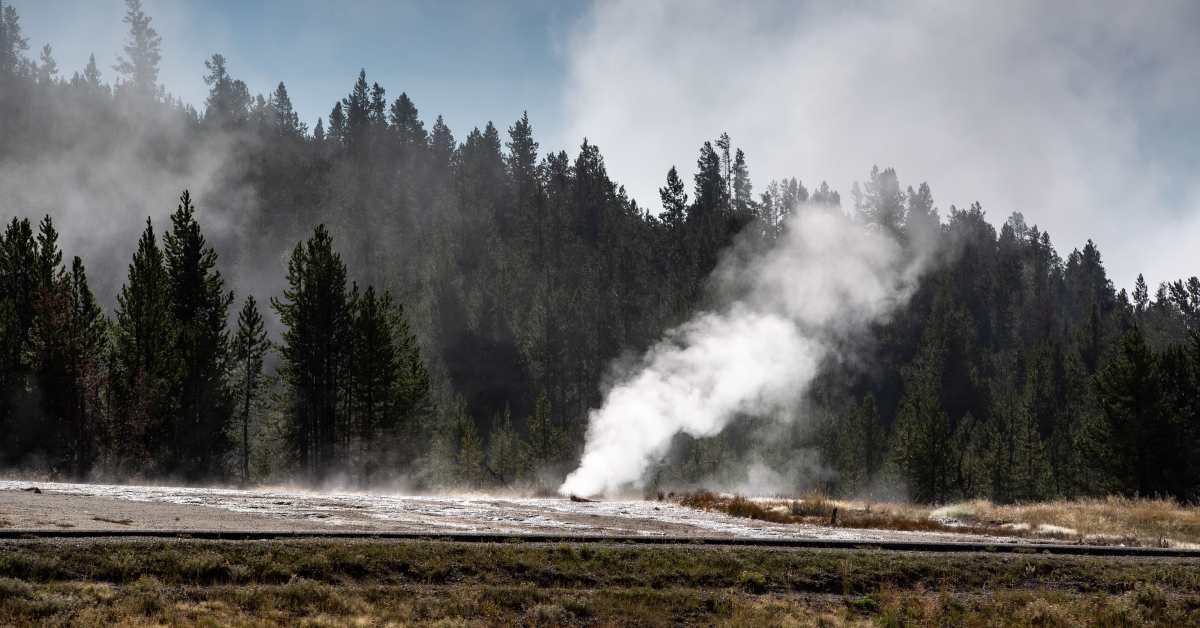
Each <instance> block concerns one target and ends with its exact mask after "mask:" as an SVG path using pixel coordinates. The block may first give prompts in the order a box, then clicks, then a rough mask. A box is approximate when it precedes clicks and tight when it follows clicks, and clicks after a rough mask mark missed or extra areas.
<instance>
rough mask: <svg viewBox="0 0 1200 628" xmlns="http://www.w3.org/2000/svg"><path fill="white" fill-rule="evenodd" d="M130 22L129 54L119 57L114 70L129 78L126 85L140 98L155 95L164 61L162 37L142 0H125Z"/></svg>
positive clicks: (127, 43)
mask: <svg viewBox="0 0 1200 628" xmlns="http://www.w3.org/2000/svg"><path fill="white" fill-rule="evenodd" d="M124 22H125V23H126V24H128V25H129V39H128V40H127V41H126V43H125V56H124V57H117V64H116V65H115V66H113V69H114V70H116V71H117V73H118V74H120V75H122V76H124V77H125V84H126V85H127V86H128V87H129V88H130V89H131V90H132V91H133V93H134V94H136V95H137V96H139V97H142V98H151V97H154V96H155V95H156V93H157V90H158V62H159V61H160V60H162V53H161V52H160V50H159V48H160V46H161V45H162V37H160V36H159V35H158V31H156V30H154V28H153V27H152V26H150V22H151V18H150V16H148V15H146V14H145V12H143V11H142V2H141V0H125V19H124Z"/></svg>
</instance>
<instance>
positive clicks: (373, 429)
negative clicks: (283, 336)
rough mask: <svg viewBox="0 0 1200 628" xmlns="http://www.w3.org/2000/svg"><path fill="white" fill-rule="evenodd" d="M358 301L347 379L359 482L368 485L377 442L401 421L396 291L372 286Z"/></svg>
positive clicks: (354, 314) (354, 312)
mask: <svg viewBox="0 0 1200 628" xmlns="http://www.w3.org/2000/svg"><path fill="white" fill-rule="evenodd" d="M355 291H357V287H356V289H355ZM352 301H353V302H354V307H353V314H352V320H351V323H350V325H351V330H350V331H351V341H350V343H351V344H350V356H349V369H348V373H347V375H348V377H349V380H350V381H348V382H346V385H347V386H349V387H350V388H351V389H352V390H353V391H354V392H353V401H352V403H351V408H352V410H351V411H352V412H353V415H352V416H353V419H352V422H351V425H350V429H351V434H349V437H350V439H351V440H352V442H354V443H355V445H356V446H355V447H354V454H353V457H354V458H355V464H354V466H355V467H356V468H357V474H358V477H359V482H360V484H362V485H367V484H368V483H369V481H370V479H371V475H372V474H373V472H374V470H375V467H377V466H378V462H379V458H380V456H381V452H379V451H377V450H376V449H375V448H374V447H373V446H372V445H374V444H376V443H378V442H380V437H381V436H382V432H384V431H386V430H388V429H389V428H392V427H394V426H395V424H396V422H397V416H396V412H395V410H396V408H395V403H396V401H397V392H398V391H397V386H398V379H399V366H398V364H397V356H396V350H395V349H396V348H395V345H394V344H393V339H392V325H391V323H392V321H391V319H390V315H391V313H390V310H391V308H392V302H391V301H392V299H391V295H389V294H387V293H384V294H383V295H382V296H376V294H375V288H374V286H367V289H366V290H365V291H364V292H363V293H362V296H361V298H357V299H353V300H352Z"/></svg>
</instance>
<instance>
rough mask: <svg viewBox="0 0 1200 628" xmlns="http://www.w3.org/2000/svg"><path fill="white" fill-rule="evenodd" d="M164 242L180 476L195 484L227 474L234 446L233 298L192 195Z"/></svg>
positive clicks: (181, 203)
mask: <svg viewBox="0 0 1200 628" xmlns="http://www.w3.org/2000/svg"><path fill="white" fill-rule="evenodd" d="M163 242H164V253H165V255H164V259H165V262H166V267H167V275H168V281H169V288H168V290H169V293H170V303H171V315H172V324H173V326H174V329H175V334H174V344H173V353H174V356H175V358H176V359H177V360H178V361H179V367H180V372H179V380H178V383H177V388H176V395H177V396H176V398H177V400H178V404H179V414H178V415H177V418H176V421H177V426H176V428H175V430H174V434H175V435H176V438H177V439H178V440H177V442H176V448H177V451H178V455H179V464H180V471H181V472H182V473H183V475H184V477H185V478H187V479H189V480H193V481H195V480H200V479H204V478H208V477H214V476H216V475H218V474H219V473H221V471H222V469H221V460H222V458H223V456H224V453H225V451H226V450H227V448H228V447H229V442H228V439H227V432H228V429H229V422H230V419H231V417H232V412H233V408H232V399H231V398H230V395H229V391H228V389H227V388H226V386H225V383H226V382H225V377H224V372H225V364H226V361H227V360H228V355H227V348H228V334H227V332H226V330H225V322H226V319H227V318H228V312H229V305H230V304H231V303H232V302H233V293H232V292H228V291H226V290H225V280H224V278H222V277H221V272H220V271H219V270H217V254H216V251H214V250H213V248H212V247H211V246H210V245H209V244H208V241H207V240H206V238H205V237H204V234H203V233H202V231H201V229H200V224H199V222H197V221H196V208H195V207H194V206H193V205H192V198H191V195H190V194H189V193H188V191H187V190H184V191H183V193H182V194H181V195H180V197H179V206H178V207H177V208H176V210H175V212H174V213H172V214H171V231H170V232H168V233H167V234H166V236H165V237H164V238H163Z"/></svg>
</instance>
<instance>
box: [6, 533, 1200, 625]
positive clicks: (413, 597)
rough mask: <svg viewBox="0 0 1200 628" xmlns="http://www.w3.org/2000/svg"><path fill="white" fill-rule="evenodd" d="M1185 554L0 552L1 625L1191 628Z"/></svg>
mask: <svg viewBox="0 0 1200 628" xmlns="http://www.w3.org/2000/svg"><path fill="white" fill-rule="evenodd" d="M1198 591H1200V572H1198V571H1197V570H1196V569H1195V567H1194V565H1192V564H1191V563H1190V562H1188V561H1186V560H1181V559H1137V560H1123V559H1099V558H1089V557H1046V556H1037V555H1024V556H1014V555H994V554H987V553H980V554H962V555H959V554H954V555H942V554H925V553H920V552H902V553H890V552H879V551H872V550H770V549H762V548H717V547H696V546H689V545H678V546H626V545H621V544H611V545H587V546H571V545H565V544H510V543H498V544H462V543H450V542H386V541H312V540H290V541H271V542H254V541H251V542H236V541H232V542H229V541H227V542H214V541H182V540H180V541H171V542H162V541H72V542H54V541H10V542H0V625H80V626H99V625H124V626H161V625H206V626H225V625H233V626H295V625H307V626H350V625H363V626H376V625H380V626H382V625H429V624H436V625H443V626H477V625H478V626H490V625H514V626H515V625H526V626H585V625H598V626H624V625H640V626H679V625H722V626H762V625H788V626H817V625H823V626H846V625H883V626H903V625H947V626H949V625H971V626H988V625H1003V626H1008V625H1036V626H1056V625H1064V626H1065V625H1103V626H1121V625H1129V626H1140V625H1162V626H1183V625H1197V624H1198V622H1200V593H1198Z"/></svg>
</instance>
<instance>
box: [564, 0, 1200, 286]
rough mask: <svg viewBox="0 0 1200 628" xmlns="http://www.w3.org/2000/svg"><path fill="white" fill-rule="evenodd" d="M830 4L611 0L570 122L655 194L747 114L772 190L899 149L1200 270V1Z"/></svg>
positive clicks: (568, 102)
mask: <svg viewBox="0 0 1200 628" xmlns="http://www.w3.org/2000/svg"><path fill="white" fill-rule="evenodd" d="M816 5H817V3H790V2H755V3H750V4H746V5H741V6H737V7H731V6H730V5H728V4H724V3H717V2H653V3H645V2H636V1H627V2H603V3H597V4H595V5H593V7H592V10H591V11H590V13H589V14H588V15H587V16H585V17H584V18H583V19H582V20H581V21H580V23H579V25H578V29H577V31H576V32H575V34H574V36H573V37H572V38H571V40H570V46H569V49H568V54H569V60H568V82H567V85H566V87H565V108H566V114H565V119H566V120H568V121H569V126H568V128H567V132H566V134H565V136H566V137H578V136H582V135H587V136H588V137H589V138H590V139H591V140H592V141H594V142H596V143H597V144H599V145H600V146H601V148H602V149H603V150H604V152H605V155H606V157H607V161H608V164H609V170H610V172H611V173H612V174H613V177H614V178H615V179H616V180H617V181H620V182H622V183H623V184H625V185H626V186H627V187H628V188H629V190H630V191H631V193H632V195H633V196H634V197H635V198H637V199H638V200H639V202H640V203H642V204H645V205H649V206H656V204H657V193H656V190H657V188H658V187H659V186H661V185H662V181H663V178H664V174H665V172H666V169H667V167H668V166H669V165H670V164H676V165H677V166H679V168H680V171H681V172H690V171H691V170H692V168H694V165H695V161H696V153H695V139H694V138H696V137H709V136H712V135H714V134H715V133H716V132H719V131H720V130H728V131H729V133H730V135H731V136H732V137H733V138H734V140H735V141H736V143H737V144H738V145H739V146H741V147H742V148H744V149H745V150H746V155H747V157H748V160H749V165H750V169H751V174H752V175H753V176H754V180H755V181H756V182H757V183H758V184H759V190H760V191H761V186H762V185H763V184H764V183H765V182H766V181H767V180H769V179H771V178H778V177H783V176H796V177H799V178H801V179H802V180H803V181H804V182H805V183H806V184H808V185H809V188H811V187H812V184H814V183H817V182H819V181H820V180H821V179H828V180H829V182H830V184H831V185H832V186H833V187H834V188H835V189H838V190H840V191H841V192H842V194H843V198H849V196H848V194H847V192H848V191H849V190H850V185H851V183H852V182H854V181H861V180H862V179H863V178H865V176H866V173H867V171H868V170H869V169H870V168H871V166H872V164H878V165H880V166H881V167H886V166H894V167H895V168H896V169H897V171H898V172H899V174H900V176H901V178H902V179H903V180H907V181H910V182H916V181H923V180H927V181H928V182H929V183H930V186H931V187H932V189H933V194H934V197H935V198H937V199H938V201H939V205H940V206H941V207H942V208H943V210H944V209H945V208H946V207H948V206H949V205H950V204H952V203H953V204H956V205H958V206H959V207H964V206H966V205H968V204H969V203H971V202H973V201H979V202H981V203H982V204H983V207H984V209H985V210H986V211H987V212H988V217H989V219H990V220H991V222H992V223H993V224H999V223H1001V222H1003V220H1004V219H1005V218H1006V217H1007V216H1008V215H1009V214H1010V213H1012V212H1013V211H1021V212H1023V213H1024V214H1025V216H1026V217H1027V219H1029V220H1030V222H1031V223H1034V222H1036V223H1037V224H1038V225H1039V226H1041V227H1042V228H1044V229H1048V230H1049V231H1050V234H1051V236H1052V238H1053V239H1054V242H1055V244H1056V246H1057V248H1058V249H1059V250H1060V251H1062V252H1063V253H1064V255H1065V253H1066V252H1069V251H1070V250H1071V249H1073V248H1076V247H1082V245H1083V244H1084V242H1085V241H1086V239H1087V238H1089V237H1090V238H1093V239H1094V240H1095V241H1096V243H1097V244H1098V245H1099V247H1100V250H1101V252H1102V253H1103V254H1104V259H1105V262H1106V265H1108V266H1109V269H1110V276H1111V277H1112V278H1113V279H1114V281H1115V282H1116V283H1117V285H1118V287H1124V288H1129V287H1131V285H1132V283H1133V280H1134V278H1136V276H1137V274H1138V273H1139V272H1144V273H1145V274H1146V278H1147V281H1149V282H1150V284H1151V285H1155V284H1157V282H1159V281H1167V280H1171V279H1174V278H1177V277H1181V276H1189V275H1192V274H1194V273H1195V272H1196V266H1197V258H1196V253H1195V252H1194V250H1192V248H1191V247H1180V246H1177V244H1173V243H1178V242H1181V241H1195V240H1196V239H1197V238H1200V212H1198V211H1197V209H1198V206H1200V179H1198V178H1197V172H1196V169H1195V163H1197V160H1200V148H1198V147H1200V137H1197V134H1196V130H1195V129H1196V127H1195V126H1194V125H1193V124H1190V121H1191V119H1192V118H1193V117H1194V116H1195V112H1196V111H1197V110H1200V64H1197V63H1196V59H1198V58H1200V37H1197V36H1196V33H1197V27H1198V26H1200V5H1197V4H1196V3H1190V2H1173V1H1164V2H1153V3H1125V2H1115V1H1102V2H1074V1H1071V2H1055V3H1042V2H1026V1H1017V2H999V3H996V2H993V3H977V2H935V1H925V0H912V1H907V2H896V3H875V2H866V3H842V4H833V5H822V6H826V7H828V6H834V7H837V8H833V9H828V8H820V7H818V6H816ZM1131 221H1136V222H1137V225H1138V228H1137V233H1136V234H1131V233H1130V226H1131V225H1130V222H1131ZM1147 250H1153V251H1156V255H1154V256H1149V255H1145V254H1144V252H1145V251H1147Z"/></svg>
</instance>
